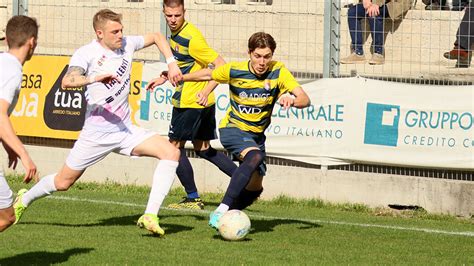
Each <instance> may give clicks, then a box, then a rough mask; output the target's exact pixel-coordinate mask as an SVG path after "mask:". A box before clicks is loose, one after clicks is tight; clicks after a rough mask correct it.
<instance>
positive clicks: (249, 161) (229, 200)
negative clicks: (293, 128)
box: [222, 150, 265, 206]
mask: <svg viewBox="0 0 474 266" xmlns="http://www.w3.org/2000/svg"><path fill="white" fill-rule="evenodd" d="M264 158H265V156H264V154H263V152H262V151H260V150H251V151H249V152H248V153H247V155H245V157H244V160H243V162H242V163H241V164H240V166H239V167H238V168H237V170H236V171H235V172H234V174H233V175H232V177H231V179H230V183H229V186H228V187H227V191H226V192H225V195H224V199H223V200H222V203H224V204H226V205H228V206H232V204H233V202H234V200H235V199H236V198H237V197H238V196H239V194H240V192H241V191H242V190H243V189H244V188H245V186H246V185H247V183H248V182H249V181H250V178H251V177H252V173H253V172H254V171H255V170H256V169H257V167H258V166H259V165H260V164H261V163H262V162H263V159H264Z"/></svg>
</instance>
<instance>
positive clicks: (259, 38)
mask: <svg viewBox="0 0 474 266" xmlns="http://www.w3.org/2000/svg"><path fill="white" fill-rule="evenodd" d="M275 48H276V42H275V40H274V39H273V37H272V36H271V35H270V34H267V33H264V32H257V33H254V34H253V35H252V36H251V37H250V39H249V42H248V49H249V50H248V52H249V56H250V60H249V61H245V62H231V63H227V64H225V65H223V66H221V67H218V68H216V69H215V70H213V71H212V70H209V69H204V70H201V71H198V72H194V73H190V74H186V75H184V76H183V78H184V80H185V81H187V80H196V81H202V80H211V79H212V80H215V81H217V82H220V83H228V84H229V89H230V105H229V109H228V110H227V115H226V117H225V118H224V119H222V121H221V123H220V125H219V133H220V141H221V143H222V145H223V146H224V148H226V149H227V150H228V151H229V152H230V153H232V155H234V156H235V157H236V158H238V159H239V160H240V161H241V164H240V166H239V167H238V168H237V170H236V171H235V172H234V174H233V175H232V178H231V181H230V184H229V186H228V188H227V191H226V193H225V195H224V199H223V200H222V203H221V204H220V205H219V206H218V207H217V209H216V210H215V211H214V212H212V213H211V216H210V221H209V225H210V226H211V227H213V228H216V229H217V224H218V220H219V219H220V217H221V216H222V215H223V214H224V213H225V212H226V211H227V210H229V208H230V209H244V208H246V207H248V206H249V205H251V204H252V203H253V201H255V199H257V198H258V197H259V196H260V194H261V193H262V191H263V187H262V180H263V176H264V175H265V170H266V166H265V162H264V159H265V134H264V132H265V129H266V128H267V127H268V126H269V125H270V119H271V115H272V110H273V107H274V106H275V103H276V102H279V104H280V105H282V106H283V107H284V108H289V107H295V108H305V107H307V106H309V104H310V100H309V97H308V95H307V94H306V93H305V92H304V91H303V89H302V88H301V86H300V85H299V84H298V82H297V81H296V80H295V78H294V77H293V75H292V74H291V73H290V71H289V70H288V69H287V68H286V67H285V66H284V65H283V64H282V63H281V62H278V61H273V60H272V57H273V53H274V51H275ZM210 92H211V89H210V88H206V89H205V90H203V91H201V92H199V93H198V98H199V100H198V103H200V104H202V105H206V104H207V102H206V101H207V96H208V95H209V93H210Z"/></svg>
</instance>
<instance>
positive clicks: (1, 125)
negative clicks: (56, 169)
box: [0, 99, 37, 183]
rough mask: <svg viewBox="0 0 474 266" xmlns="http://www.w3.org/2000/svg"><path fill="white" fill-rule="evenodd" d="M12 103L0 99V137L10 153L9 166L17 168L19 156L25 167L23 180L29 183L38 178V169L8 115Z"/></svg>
mask: <svg viewBox="0 0 474 266" xmlns="http://www.w3.org/2000/svg"><path fill="white" fill-rule="evenodd" d="M9 107H10V103H8V102H7V101H5V100H3V99H0V138H1V140H2V143H3V146H4V147H5V150H6V152H7V154H8V167H13V169H15V167H16V165H17V162H18V158H20V160H21V163H22V164H23V167H24V168H25V177H24V179H23V181H24V182H25V183H28V182H30V181H31V179H33V178H35V179H37V172H36V171H37V169H36V165H35V164H34V163H33V160H32V159H31V158H30V155H29V154H28V152H27V151H26V149H25V146H23V143H22V142H21V140H20V139H19V138H18V136H17V135H16V134H15V131H14V130H13V126H12V124H11V122H10V118H9V117H8V108H9Z"/></svg>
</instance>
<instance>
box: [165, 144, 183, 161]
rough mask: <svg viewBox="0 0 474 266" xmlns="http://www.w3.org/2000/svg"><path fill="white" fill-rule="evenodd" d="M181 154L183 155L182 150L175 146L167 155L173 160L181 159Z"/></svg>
mask: <svg viewBox="0 0 474 266" xmlns="http://www.w3.org/2000/svg"><path fill="white" fill-rule="evenodd" d="M180 155H181V151H180V150H179V149H178V148H176V147H173V148H172V149H171V150H170V151H169V153H168V155H167V157H168V158H167V159H168V160H172V161H179V156H180Z"/></svg>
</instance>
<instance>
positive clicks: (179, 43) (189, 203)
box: [151, 0, 237, 209]
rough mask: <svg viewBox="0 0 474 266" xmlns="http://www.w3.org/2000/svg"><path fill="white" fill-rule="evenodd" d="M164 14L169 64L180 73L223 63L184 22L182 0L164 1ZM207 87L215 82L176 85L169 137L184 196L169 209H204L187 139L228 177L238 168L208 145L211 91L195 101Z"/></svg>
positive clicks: (213, 124) (212, 125) (212, 127)
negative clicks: (170, 54) (177, 154)
mask: <svg viewBox="0 0 474 266" xmlns="http://www.w3.org/2000/svg"><path fill="white" fill-rule="evenodd" d="M163 13H164V15H165V19H166V23H167V24H168V27H169V28H170V30H171V37H170V38H169V43H170V46H171V50H172V51H173V57H171V58H167V59H166V61H167V63H168V64H169V63H170V62H173V61H175V60H176V61H177V62H178V66H179V67H180V69H181V72H182V73H183V74H185V73H193V72H195V71H198V70H200V69H203V68H207V67H208V66H210V65H211V66H215V67H217V66H220V65H223V64H225V61H224V59H222V57H221V56H219V54H218V53H217V52H216V51H214V50H213V49H212V48H210V47H209V45H208V44H207V42H206V40H205V39H204V37H203V35H202V34H201V32H200V31H199V29H197V28H196V27H195V26H194V25H193V24H191V23H189V22H187V21H185V19H184V14H185V9H184V1H183V0H165V1H163ZM151 85H152V84H151ZM206 86H207V87H208V88H210V89H214V88H215V87H216V86H217V83H216V82H215V81H209V82H207V81H203V82H193V81H188V82H184V83H181V84H180V85H178V86H177V87H176V88H175V93H174V94H173V97H172V104H173V111H172V118H171V124H170V129H169V134H168V137H169V139H170V142H171V143H172V144H174V145H175V147H177V148H179V149H180V150H181V156H180V159H179V166H178V169H177V170H176V174H177V175H178V178H179V180H180V182H181V184H182V185H183V186H184V189H185V191H186V193H187V196H186V197H185V198H184V199H183V201H181V202H179V203H175V204H171V205H170V206H169V207H171V208H190V209H203V208H204V204H203V203H202V201H201V199H200V198H199V194H198V191H197V187H196V184H195V181H194V173H193V168H192V166H191V163H190V162H189V159H188V157H187V156H186V152H185V148H184V145H185V144H186V142H187V141H192V143H193V146H194V150H195V152H196V154H197V155H198V156H199V157H201V158H203V159H206V160H207V161H209V162H211V163H213V164H214V165H216V166H217V167H218V168H219V169H220V170H221V171H222V172H224V173H225V174H226V175H228V176H231V175H232V173H233V172H234V171H235V169H237V166H236V165H235V164H234V163H233V162H232V160H231V159H230V158H229V157H227V156H226V155H225V154H223V153H222V152H218V151H217V150H215V149H213V148H212V147H211V145H210V141H211V140H213V139H216V138H217V134H216V119H215V104H214V103H215V100H214V94H213V93H210V94H209V95H208V97H207V99H206V100H207V101H206V104H205V105H204V106H203V105H200V104H198V103H197V102H196V95H197V93H198V92H199V91H201V90H203V89H204V88H205V87H206Z"/></svg>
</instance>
